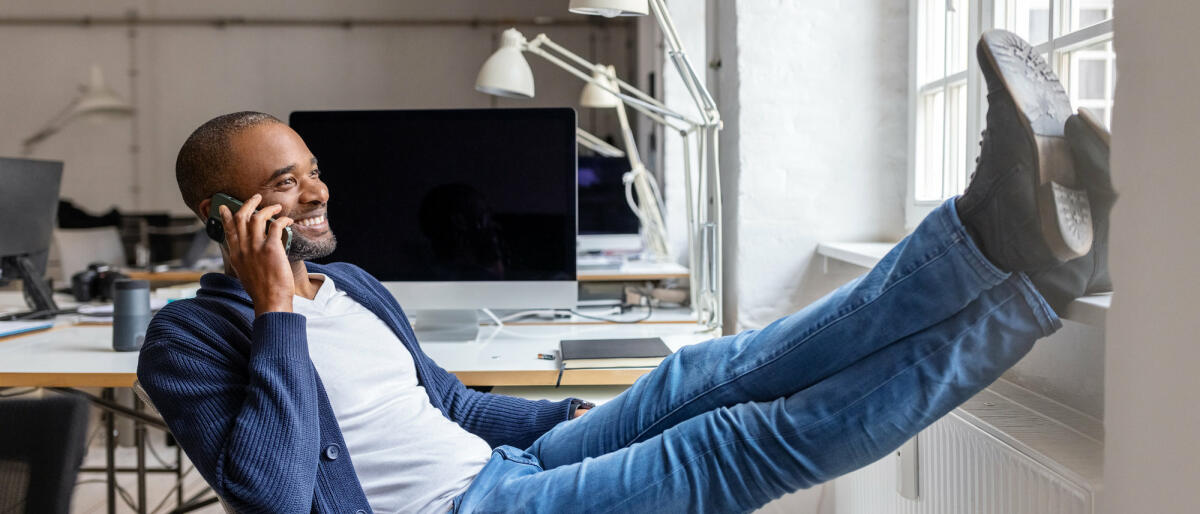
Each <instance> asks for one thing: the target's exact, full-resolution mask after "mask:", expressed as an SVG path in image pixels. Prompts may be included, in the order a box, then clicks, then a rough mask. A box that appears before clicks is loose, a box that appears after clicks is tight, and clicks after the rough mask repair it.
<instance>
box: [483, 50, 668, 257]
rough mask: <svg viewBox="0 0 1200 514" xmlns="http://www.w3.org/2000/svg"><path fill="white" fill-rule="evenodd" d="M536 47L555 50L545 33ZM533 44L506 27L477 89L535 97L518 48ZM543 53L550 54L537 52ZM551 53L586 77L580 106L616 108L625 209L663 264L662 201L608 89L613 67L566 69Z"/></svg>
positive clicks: (612, 80) (613, 77)
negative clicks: (621, 143)
mask: <svg viewBox="0 0 1200 514" xmlns="http://www.w3.org/2000/svg"><path fill="white" fill-rule="evenodd" d="M535 42H536V43H538V44H539V45H547V46H551V45H552V46H551V48H554V49H557V48H559V47H558V46H557V45H554V44H553V43H552V42H550V40H549V38H546V37H545V34H542V35H540V36H538V39H536V40H535ZM531 48H535V49H536V48H537V47H534V46H533V45H531V44H530V43H528V42H527V41H526V40H525V36H523V35H522V34H521V33H520V32H518V31H517V30H516V29H508V30H505V31H504V33H503V34H502V35H501V37H500V48H499V49H498V50H496V52H495V53H494V54H492V56H491V57H489V58H488V60H487V61H485V62H484V63H483V67H481V68H480V70H479V76H478V77H477V78H476V81H475V89H477V90H479V91H481V92H484V93H488V94H492V95H499V96H505V97H510V98H531V97H533V91H534V87H533V74H532V72H531V71H530V68H529V63H528V62H527V61H526V60H525V58H524V56H522V55H521V51H522V50H523V49H524V50H527V51H533V52H534V53H537V52H536V51H535V50H530V49H531ZM561 53H563V54H566V55H574V54H570V52H568V51H566V50H565V49H563V50H562V51H561ZM538 55H542V56H543V57H547V56H548V55H549V54H538ZM552 57H553V56H549V57H547V58H549V59H550V60H551V62H553V63H555V64H559V63H560V62H561V63H562V64H559V65H560V66H563V67H564V68H565V69H567V70H568V71H573V72H577V73H579V74H581V75H582V76H583V77H586V78H585V79H584V80H585V83H586V85H585V86H584V88H583V91H582V93H581V94H580V98H579V103H580V104H581V105H583V106H584V107H591V108H615V109H617V118H618V119H619V120H620V122H621V136H622V138H623V139H624V144H625V157H626V158H627V159H629V167H630V171H629V173H626V175H625V178H624V182H625V199H626V201H627V202H628V203H629V208H630V209H632V210H633V212H634V214H636V215H637V217H638V220H639V221H640V222H641V225H642V235H643V237H644V238H645V241H646V247H647V249H648V250H649V252H650V254H651V255H652V256H653V258H654V260H656V261H660V262H665V261H668V260H670V248H669V246H668V245H667V232H666V224H665V223H664V222H663V217H662V208H661V203H662V202H661V201H660V200H659V199H658V198H659V196H660V195H658V194H656V193H657V191H658V188H657V187H655V186H654V185H653V177H651V176H650V174H649V173H648V172H647V171H646V167H645V165H644V164H643V163H642V161H641V157H640V156H639V155H638V151H637V147H636V146H635V143H634V138H633V131H632V130H631V129H630V128H629V120H628V118H627V116H626V113H625V104H624V102H622V100H621V99H620V98H619V97H617V95H615V94H613V93H612V92H611V91H613V90H616V89H617V79H616V72H615V71H614V70H613V68H612V67H611V66H608V67H605V66H601V65H596V64H591V63H587V62H586V61H584V62H585V63H586V64H585V65H583V66H585V69H589V70H590V71H591V73H590V74H584V73H583V72H581V71H579V70H578V69H575V68H573V67H570V66H569V65H567V64H566V63H565V62H562V61H556V60H555V59H553V58H552ZM634 188H636V189H637V194H638V198H640V199H641V200H642V202H641V204H640V205H639V204H638V203H636V202H634V201H633V192H632V191H633V189H634Z"/></svg>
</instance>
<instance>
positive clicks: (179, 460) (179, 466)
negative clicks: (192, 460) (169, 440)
mask: <svg viewBox="0 0 1200 514" xmlns="http://www.w3.org/2000/svg"><path fill="white" fill-rule="evenodd" d="M175 485H177V486H179V487H176V488H175V507H177V508H178V507H182V506H183V448H180V447H179V441H175Z"/></svg>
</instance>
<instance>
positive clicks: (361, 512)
mask: <svg viewBox="0 0 1200 514" xmlns="http://www.w3.org/2000/svg"><path fill="white" fill-rule="evenodd" d="M354 514H367V511H365V510H362V509H358V510H356V511H354Z"/></svg>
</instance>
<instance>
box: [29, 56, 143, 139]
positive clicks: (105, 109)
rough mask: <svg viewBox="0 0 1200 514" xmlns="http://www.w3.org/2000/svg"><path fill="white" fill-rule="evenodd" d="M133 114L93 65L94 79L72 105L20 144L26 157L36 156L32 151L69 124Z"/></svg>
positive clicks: (80, 87)
mask: <svg viewBox="0 0 1200 514" xmlns="http://www.w3.org/2000/svg"><path fill="white" fill-rule="evenodd" d="M131 114H133V106H132V105H129V103H128V102H126V101H125V100H123V99H121V97H120V96H118V95H117V93H116V92H115V91H113V90H112V88H110V87H108V84H106V83H105V82H104V74H103V73H102V72H101V71H100V67H99V66H96V65H92V71H91V77H90V79H89V80H88V83H87V84H83V85H81V86H79V95H78V96H76V97H75V98H74V99H72V100H71V103H69V104H67V106H66V107H65V108H64V109H63V110H62V111H59V113H58V114H56V115H55V116H54V117H53V118H51V119H50V121H48V122H46V125H45V126H43V127H42V128H41V129H40V130H38V131H37V132H35V133H34V134H33V135H32V136H29V137H27V138H25V140H24V141H22V142H21V153H22V154H23V155H26V156H28V155H31V154H33V149H34V148H35V147H36V146H37V145H38V143H41V142H42V141H45V140H46V139H48V138H50V136H53V135H54V134H57V133H58V131H60V130H62V129H63V128H65V127H66V126H67V125H70V124H71V123H72V122H74V121H75V120H79V119H91V120H97V121H103V120H107V119H114V118H123V117H127V116H129V115H131Z"/></svg>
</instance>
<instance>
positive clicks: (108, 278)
mask: <svg viewBox="0 0 1200 514" xmlns="http://www.w3.org/2000/svg"><path fill="white" fill-rule="evenodd" d="M122 278H129V276H128V275H126V274H124V273H121V272H119V271H117V270H114V269H112V267H110V266H109V265H108V264H106V263H103V262H93V263H91V264H88V267H87V269H85V270H83V271H80V272H79V273H76V274H74V275H71V295H72V296H74V297H75V300H76V301H79V302H88V301H92V300H101V301H108V300H112V299H113V283H114V282H116V281H117V280H118V279H122Z"/></svg>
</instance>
